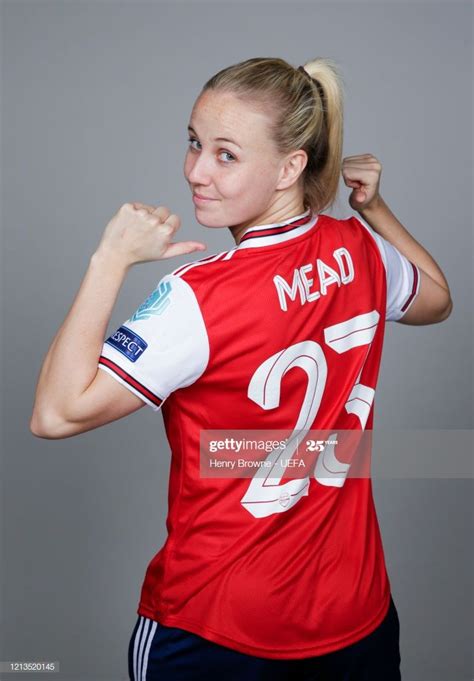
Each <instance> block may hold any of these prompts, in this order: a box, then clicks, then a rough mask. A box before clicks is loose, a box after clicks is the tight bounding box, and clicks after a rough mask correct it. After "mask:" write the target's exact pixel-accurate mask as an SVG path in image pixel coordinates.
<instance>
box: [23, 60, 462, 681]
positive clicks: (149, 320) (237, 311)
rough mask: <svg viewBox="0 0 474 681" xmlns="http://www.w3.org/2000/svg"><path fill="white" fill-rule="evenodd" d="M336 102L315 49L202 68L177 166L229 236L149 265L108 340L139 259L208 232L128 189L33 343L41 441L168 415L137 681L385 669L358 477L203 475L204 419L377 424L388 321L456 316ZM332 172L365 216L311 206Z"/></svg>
mask: <svg viewBox="0 0 474 681" xmlns="http://www.w3.org/2000/svg"><path fill="white" fill-rule="evenodd" d="M342 112H343V91H342V85H341V77H340V75H339V72H338V68H337V66H336V64H335V63H334V62H333V61H332V60H330V59H324V58H318V59H315V60H314V61H312V62H310V63H308V64H307V65H306V67H305V68H303V67H299V68H298V69H295V68H294V67H293V66H291V65H290V64H288V63H287V62H286V61H284V60H282V59H273V58H255V59H249V60H247V61H244V62H242V63H239V64H235V65H233V66H230V67H229V68H227V69H224V70H223V71H221V72H219V73H217V74H216V75H215V76H214V77H213V78H211V79H210V80H209V81H208V82H207V83H206V84H205V86H204V88H203V90H202V92H201V93H200V95H199V97H198V99H197V101H196V103H195V105H194V107H193V111H192V115H191V119H190V124H189V132H190V139H189V142H190V145H189V148H188V151H187V154H186V159H185V165H184V175H185V178H186V181H187V182H188V184H189V188H190V190H191V191H192V194H193V202H194V204H195V211H196V219H197V221H198V222H199V223H200V224H201V225H203V226H205V227H208V228H223V227H228V228H229V229H230V232H231V233H232V236H233V238H234V240H235V244H236V246H235V247H234V248H232V249H230V250H229V251H225V252H223V253H218V254H215V255H213V256H208V257H205V258H203V259H201V260H198V261H194V262H191V263H188V264H187V265H183V266H180V267H178V268H177V269H176V270H175V271H174V272H172V273H171V274H169V275H167V276H165V277H163V279H162V280H161V281H160V282H159V284H158V286H157V287H156V288H155V289H154V290H153V291H152V292H151V294H150V295H149V296H148V298H147V299H146V300H145V301H144V303H143V304H142V305H141V306H140V307H139V308H138V309H137V310H136V312H135V313H134V314H133V315H132V316H131V317H130V318H129V319H127V320H126V321H125V322H124V323H123V325H121V326H120V328H119V329H117V330H116V331H115V332H114V333H113V334H112V335H111V336H110V337H109V338H107V339H106V340H105V342H104V336H105V333H106V329H107V325H108V323H109V320H110V316H111V313H112V310H113V307H114V304H115V301H116V298H117V295H118V291H119V289H120V287H121V285H122V283H123V281H124V278H125V276H126V274H127V272H128V270H129V268H130V267H131V266H132V265H134V264H136V263H141V262H148V261H153V260H160V259H163V258H170V257H173V256H176V255H182V254H185V253H192V252H194V251H200V250H203V249H205V248H206V247H205V245H204V244H203V243H200V242H196V241H186V242H179V241H177V242H174V241H172V239H173V236H174V235H175V234H176V232H177V230H178V229H179V226H180V220H179V218H178V216H177V215H175V214H171V212H170V211H169V210H168V209H167V208H166V207H163V206H159V207H154V206H147V205H144V204H137V203H134V204H131V203H126V204H124V205H123V206H122V207H121V208H120V210H119V211H118V212H117V214H116V215H115V216H114V217H113V218H112V220H111V221H110V222H109V224H108V225H107V227H106V229H105V231H104V234H103V236H102V239H101V241H100V243H99V246H98V248H97V250H96V251H95V253H94V254H93V255H92V257H91V260H90V265H89V268H88V270H87V273H86V276H85V278H84V281H83V282H82V285H81V287H80V289H79V292H78V294H77V297H76V299H75V300H74V302H73V305H72V307H71V310H70V312H69V313H68V315H67V317H66V319H65V321H64V323H63V324H62V326H61V327H60V329H59V331H58V333H57V335H56V337H55V338H54V340H53V342H52V345H51V347H50V349H49V351H48V353H47V356H46V358H45V361H44V364H43V367H42V370H41V374H40V376H39V381H38V386H37V392H36V400H35V405H34V410H33V415H32V419H31V424H30V427H31V430H32V432H33V433H34V434H35V435H37V436H38V437H44V438H65V437H71V436H73V435H76V434H78V433H82V432H85V431H87V430H91V429H93V428H97V427H99V426H101V425H103V424H106V423H109V422H111V421H114V420H116V419H119V418H123V417H124V416H126V415H128V414H131V413H132V412H134V411H136V410H137V409H139V408H140V407H142V406H144V405H145V404H147V405H149V406H150V407H151V408H152V409H153V410H155V411H158V410H160V409H162V411H163V417H164V422H165V427H166V432H167V436H168V439H169V442H170V446H171V450H172V464H171V472H170V481H169V513H168V519H167V528H168V538H167V540H166V542H165V544H164V546H163V547H162V548H161V549H160V551H159V552H158V553H157V555H156V556H155V557H154V558H153V560H152V561H151V563H150V565H149V566H148V569H147V572H146V576H145V580H144V583H143V586H142V591H141V597H140V603H139V606H138V610H137V613H138V619H137V622H136V625H135V628H134V631H133V634H132V637H131V640H130V644H129V674H130V678H131V679H135V680H138V679H140V680H142V679H143V680H144V679H146V680H150V679H167V680H168V679H181V680H187V679H201V678H202V679H222V678H225V679H245V680H246V681H248V680H249V679H267V678H271V679H273V680H275V679H300V678H301V679H318V680H320V679H327V680H330V681H337V680H339V679H341V680H342V679H344V680H345V679H347V680H348V679H351V680H355V679H364V680H365V681H369V680H370V681H372V680H374V681H375V680H377V681H380V679H384V681H390V680H392V679H400V671H399V663H400V655H399V624H398V616H397V612H396V609H395V605H394V603H393V600H392V598H391V594H390V582H389V579H388V576H387V573H386V568H385V562H384V556H383V547H382V542H381V537H380V532H379V527H378V523H377V518H376V513H375V508H374V504H373V498H372V491H371V483H370V478H369V477H368V476H367V477H360V478H354V477H349V476H348V475H347V470H348V468H349V466H348V465H346V466H345V468H344V469H343V470H345V471H346V473H345V474H343V475H342V476H341V475H340V474H339V475H338V477H335V478H334V477H331V476H327V477H324V476H320V475H319V476H318V475H316V474H314V475H311V476H310V475H306V476H304V475H303V476H301V475H300V476H299V477H297V476H292V477H291V476H290V477H291V479H289V480H287V482H282V478H283V475H281V474H280V475H279V476H277V477H276V473H275V471H274V469H272V472H271V477H269V476H270V472H269V473H267V474H264V475H263V476H262V475H261V474H260V475H256V474H253V475H252V474H250V475H248V474H247V475H246V476H244V475H242V476H241V477H239V478H238V477H235V476H234V477H226V478H224V477H212V478H211V477H205V476H203V475H201V474H200V461H201V459H200V436H201V435H203V434H206V433H207V432H208V431H211V430H212V431H216V430H221V431H222V433H223V434H224V435H225V433H234V431H239V430H240V431H245V432H247V433H248V432H250V431H251V430H259V429H265V430H266V431H268V432H276V431H281V430H286V431H287V432H288V433H290V434H292V433H296V432H297V433H298V434H300V435H302V437H303V438H304V434H306V433H308V432H309V430H310V429H330V430H331V432H332V429H341V430H347V431H363V430H371V429H372V423H373V401H374V395H375V387H376V382H377V376H378V371H379V366H380V359H381V352H382V344H383V335H384V329H385V321H399V322H401V323H404V324H434V323H437V322H440V321H443V320H444V319H446V318H447V317H448V315H449V314H450V312H451V308H452V303H451V297H450V292H449V288H448V284H447V282H446V280H445V278H444V276H443V273H442V272H441V270H440V268H439V267H438V266H437V264H436V263H435V261H434V260H433V258H432V257H431V256H430V255H429V253H428V252H427V251H426V250H425V249H424V248H423V247H422V246H421V245H420V244H419V243H418V242H417V241H416V240H415V239H414V238H413V237H412V236H411V235H410V234H409V233H408V231H407V230H405V229H404V227H403V226H402V225H401V224H400V223H399V222H398V220H397V219H396V218H395V216H394V215H393V214H392V213H391V211H390V210H389V208H388V206H387V205H386V204H385V202H384V201H383V199H382V197H381V195H380V193H379V181H380V174H381V164H380V163H379V161H378V160H377V159H376V158H374V156H372V155H370V154H364V155H360V156H351V157H347V158H345V159H344V160H342V158H341V155H342V136H343V125H342V124H343V113H342ZM341 172H342V175H343V179H344V182H345V184H346V185H347V186H348V187H351V188H352V189H353V191H352V193H351V195H350V198H349V203H350V205H351V208H352V209H353V210H354V211H357V213H359V215H351V216H350V217H348V218H346V219H344V220H337V219H335V218H333V217H330V216H329V215H326V214H324V213H323V212H322V211H323V210H325V209H327V208H328V207H330V206H332V205H333V203H334V201H335V198H336V195H337V190H338V183H339V178H340V174H341ZM360 216H362V217H360ZM98 369H102V371H98ZM335 432H336V433H337V430H335ZM290 441H291V442H292V440H291V437H290V438H288V442H290ZM284 442H286V441H284ZM283 451H284V444H283V443H282V445H281V447H280V448H279V449H278V447H277V448H276V450H275V451H274V452H271V453H270V454H268V456H267V457H266V458H265V457H264V458H265V460H266V461H267V462H270V463H272V465H275V461H276V459H275V456H276V455H278V454H283ZM275 452H276V454H275ZM292 452H294V449H293V450H291V448H290V449H288V448H287V450H286V455H287V456H288V455H290V456H291V454H292ZM322 456H323V455H321V457H322ZM318 461H319V459H318ZM321 461H324V459H323V458H321ZM339 463H341V459H339Z"/></svg>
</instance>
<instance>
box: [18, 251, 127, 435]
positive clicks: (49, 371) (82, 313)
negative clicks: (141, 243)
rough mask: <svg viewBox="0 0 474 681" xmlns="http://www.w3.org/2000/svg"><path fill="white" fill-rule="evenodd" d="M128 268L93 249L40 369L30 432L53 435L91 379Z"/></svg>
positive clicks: (118, 259) (117, 260)
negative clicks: (85, 270) (81, 279)
mask: <svg viewBox="0 0 474 681" xmlns="http://www.w3.org/2000/svg"><path fill="white" fill-rule="evenodd" d="M128 269H129V265H126V264H125V262H124V261H123V260H121V259H120V258H116V257H115V258H114V256H113V254H110V253H109V254H106V253H102V252H101V251H99V250H98V251H96V252H95V253H94V255H93V256H92V257H91V259H90V262H89V267H88V269H87V272H86V275H85V277H84V279H83V281H82V284H81V286H80V288H79V291H78V293H77V295H76V297H75V299H74V302H73V304H72V306H71V309H70V310H69V312H68V314H67V316H66V318H65V320H64V322H63V323H62V325H61V326H60V328H59V330H58V332H57V333H56V335H55V337H54V339H53V341H52V343H51V346H50V348H49V350H48V352H47V354H46V357H45V359H44V362H43V366H42V368H41V371H40V375H39V379H38V384H37V387H36V396H35V403H34V408H33V414H32V418H31V423H30V428H31V430H32V432H33V433H35V434H38V435H40V434H41V433H47V432H54V431H55V429H56V428H57V427H58V426H59V423H60V422H62V421H63V420H67V418H68V410H69V409H70V408H71V406H72V405H74V404H75V403H76V402H77V400H78V398H79V397H80V396H81V395H82V393H84V392H85V391H86V390H87V388H88V386H89V385H90V384H91V383H92V381H93V380H94V378H95V376H96V373H97V364H98V360H99V355H100V352H101V349H102V344H103V342H104V337H105V333H106V330H107V326H108V323H109V321H110V317H111V315H112V310H113V308H114V305H115V302H116V300H117V296H118V293H119V291H120V288H121V286H122V284H123V282H124V280H125V277H126V275H127V272H128ZM132 397H133V396H132Z"/></svg>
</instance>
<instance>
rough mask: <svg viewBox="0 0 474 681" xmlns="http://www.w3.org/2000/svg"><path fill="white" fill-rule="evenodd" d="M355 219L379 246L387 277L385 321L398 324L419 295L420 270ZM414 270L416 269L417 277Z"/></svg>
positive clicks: (369, 228)
mask: <svg viewBox="0 0 474 681" xmlns="http://www.w3.org/2000/svg"><path fill="white" fill-rule="evenodd" d="M353 217H356V218H357V219H358V220H359V222H360V223H361V224H362V225H363V226H364V227H365V228H366V229H367V231H368V232H369V233H370V234H371V235H372V237H373V239H374V240H375V243H376V244H377V246H378V249H379V251H380V255H381V256H382V260H383V264H384V266H385V272H386V276H387V310H386V315H385V319H386V321H388V322H391V321H395V322H396V321H398V320H399V319H401V318H402V317H403V315H404V314H405V312H407V310H408V309H409V308H410V307H411V306H412V304H413V301H414V300H415V298H416V296H417V295H418V292H419V290H420V279H421V276H420V270H419V268H418V266H417V265H415V264H414V263H411V262H410V261H409V260H408V258H406V256H404V255H403V253H400V251H399V250H398V249H397V248H395V246H393V245H392V244H391V243H390V242H389V241H387V240H386V239H384V238H383V237H381V236H380V234H377V232H376V231H375V230H374V229H372V227H371V226H370V225H369V224H368V223H367V222H366V221H365V220H364V219H363V218H361V217H360V215H354V216H353ZM413 268H415V269H416V272H417V274H416V275H415V272H414V269H413ZM407 303H408V304H407Z"/></svg>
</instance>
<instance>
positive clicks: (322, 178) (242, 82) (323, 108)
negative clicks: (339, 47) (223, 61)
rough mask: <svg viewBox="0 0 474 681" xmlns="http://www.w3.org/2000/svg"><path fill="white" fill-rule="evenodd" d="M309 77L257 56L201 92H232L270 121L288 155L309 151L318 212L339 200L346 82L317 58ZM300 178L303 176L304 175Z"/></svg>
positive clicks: (307, 176) (309, 193) (307, 184)
mask: <svg viewBox="0 0 474 681" xmlns="http://www.w3.org/2000/svg"><path fill="white" fill-rule="evenodd" d="M304 69H305V71H306V73H302V72H301V71H299V70H298V69H297V68H295V67H294V66H292V65H291V64H289V63H288V62H286V61H285V60H284V59H279V58H273V57H255V58H252V59H247V60H246V61H243V62H239V63H238V64H234V65H232V66H228V67H227V68H225V69H223V70H221V71H219V72H218V73H216V74H215V75H214V76H212V78H210V79H209V80H208V81H207V82H206V83H205V85H204V87H203V88H202V91H201V94H202V93H204V92H205V91H206V90H219V91H225V92H231V93H232V94H233V95H235V96H236V97H239V98H240V99H242V100H244V101H245V102H246V103H248V104H249V105H250V106H256V107H257V109H263V110H264V111H265V112H266V113H267V114H268V115H269V118H270V121H271V123H270V127H269V135H270V137H271V138H272V139H273V141H274V143H275V145H276V148H277V150H278V152H279V153H280V154H282V155H283V156H284V155H286V154H288V153H290V152H292V151H295V150H297V149H304V151H306V153H307V155H308V163H307V165H306V167H305V168H304V170H303V172H302V173H301V175H302V183H303V195H304V203H305V206H306V207H310V208H311V210H312V211H313V212H316V213H320V212H322V211H323V210H326V209H327V208H330V207H331V206H332V205H333V204H334V202H335V201H336V198H337V192H338V187H339V179H340V175H341V164H342V142H343V100H344V89H343V88H344V86H343V78H342V75H341V73H340V71H339V67H338V65H337V64H336V63H335V62H334V61H333V60H332V59H329V58H327V57H317V58H316V59H314V60H312V61H309V62H307V63H306V64H305V65H304ZM300 177H301V176H300Z"/></svg>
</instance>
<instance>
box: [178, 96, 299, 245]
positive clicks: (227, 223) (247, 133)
mask: <svg viewBox="0 0 474 681" xmlns="http://www.w3.org/2000/svg"><path fill="white" fill-rule="evenodd" d="M268 124H269V120H268V118H267V116H266V115H265V114H264V113H263V112H257V111H256V110H254V109H253V108H251V107H249V106H248V104H246V103H245V102H242V101H241V100H239V99H238V98H237V97H235V95H233V94H231V93H223V92H220V93H219V92H216V91H214V92H213V91H211V90H208V91H206V92H204V93H202V94H201V96H200V97H199V98H198V100H197V101H196V103H195V105H194V108H193V110H192V114H191V119H190V122H189V125H190V127H191V128H192V129H191V130H189V131H188V132H189V138H190V142H189V147H188V150H187V153H186V158H185V163H184V176H185V178H186V181H187V182H188V184H189V187H190V189H191V191H192V193H193V194H198V195H202V196H205V197H209V198H210V200H207V201H199V199H197V198H193V202H194V206H195V214H196V219H197V221H198V222H199V223H200V224H201V225H204V226H206V227H230V228H231V231H232V232H233V234H234V236H236V234H238V233H239V232H241V231H244V230H245V228H246V227H247V226H251V225H252V224H253V225H256V224H257V225H258V224H264V223H265V222H266V221H267V220H266V216H272V214H274V212H275V202H277V200H278V196H279V195H280V196H281V192H278V191H277V187H279V183H282V185H283V186H284V184H285V177H286V175H285V171H284V169H283V166H284V165H285V164H284V160H283V159H282V158H281V157H280V156H279V155H278V153H277V150H276V149H275V147H274V144H273V142H272V140H271V139H269V137H268ZM218 138H225V139H218ZM303 153H304V152H303ZM300 160H301V159H300ZM286 181H288V178H286ZM269 222H272V220H271V219H270V220H269Z"/></svg>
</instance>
